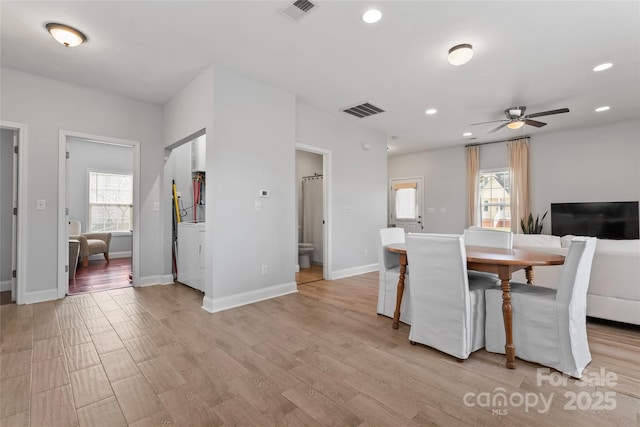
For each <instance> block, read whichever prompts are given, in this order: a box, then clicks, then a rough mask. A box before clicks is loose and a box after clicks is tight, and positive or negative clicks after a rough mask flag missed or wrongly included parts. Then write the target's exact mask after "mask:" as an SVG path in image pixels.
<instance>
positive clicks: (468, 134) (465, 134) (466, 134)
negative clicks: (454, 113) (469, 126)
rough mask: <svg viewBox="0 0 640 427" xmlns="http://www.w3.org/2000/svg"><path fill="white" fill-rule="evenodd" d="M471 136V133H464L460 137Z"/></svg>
mask: <svg viewBox="0 0 640 427" xmlns="http://www.w3.org/2000/svg"><path fill="white" fill-rule="evenodd" d="M471 135H473V134H472V133H471V132H465V133H463V134H462V136H471Z"/></svg>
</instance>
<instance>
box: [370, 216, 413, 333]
mask: <svg viewBox="0 0 640 427" xmlns="http://www.w3.org/2000/svg"><path fill="white" fill-rule="evenodd" d="M377 240H378V247H377V250H378V253H377V255H378V270H379V286H378V314H383V315H385V316H388V317H393V314H394V312H395V310H396V297H397V293H398V279H399V278H400V255H399V254H396V253H391V252H389V251H387V250H385V249H384V247H385V246H386V245H389V244H391V243H404V242H405V234H404V229H402V228H383V229H381V230H378V233H377ZM410 292H411V291H410V290H409V269H408V268H407V271H406V273H405V277H404V295H403V297H402V305H401V306H400V321H401V322H404V323H409V322H410V314H411V313H410V308H409V302H408V301H409V294H410Z"/></svg>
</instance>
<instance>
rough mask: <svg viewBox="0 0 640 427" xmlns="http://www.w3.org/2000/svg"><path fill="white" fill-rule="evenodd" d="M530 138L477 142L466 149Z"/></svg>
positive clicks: (468, 145)
mask: <svg viewBox="0 0 640 427" xmlns="http://www.w3.org/2000/svg"><path fill="white" fill-rule="evenodd" d="M529 138H530V137H529V136H523V137H521V138H511V139H503V140H502V141H491V142H477V143H475V144H467V145H465V148H466V147H476V146H479V145H489V144H500V143H502V142H511V141H517V140H519V139H529Z"/></svg>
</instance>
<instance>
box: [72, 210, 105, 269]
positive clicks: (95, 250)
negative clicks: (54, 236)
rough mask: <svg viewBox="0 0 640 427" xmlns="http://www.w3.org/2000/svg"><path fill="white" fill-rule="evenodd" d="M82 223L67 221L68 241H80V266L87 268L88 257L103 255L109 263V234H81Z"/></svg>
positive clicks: (73, 220)
mask: <svg viewBox="0 0 640 427" xmlns="http://www.w3.org/2000/svg"><path fill="white" fill-rule="evenodd" d="M81 230H82V223H81V222H80V220H79V219H75V218H70V219H69V239H70V240H79V241H80V255H79V256H80V258H81V259H82V266H83V267H88V266H89V255H94V254H103V255H104V259H106V260H107V262H109V246H110V245H111V233H82V232H81Z"/></svg>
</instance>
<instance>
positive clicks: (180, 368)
mask: <svg viewBox="0 0 640 427" xmlns="http://www.w3.org/2000/svg"><path fill="white" fill-rule="evenodd" d="M377 287H378V279H377V273H370V274H365V275H362V276H357V277H353V278H348V279H342V280H336V281H333V282H325V281H320V282H313V283H309V284H307V285H301V286H300V287H299V293H297V294H292V295H288V296H284V297H281V298H276V299H271V300H268V301H263V302H260V303H257V304H252V305H249V306H244V307H240V308H237V309H233V310H228V311H225V312H221V313H217V314H209V313H206V312H205V311H203V310H201V309H200V306H201V304H202V294H201V293H199V292H196V291H194V290H192V289H190V288H188V287H185V286H182V285H169V286H153V287H147V288H141V289H133V288H126V289H118V290H112V291H104V292H96V293H92V294H84V295H77V296H72V297H67V298H65V299H64V300H60V301H56V302H48V303H42V304H34V305H25V306H16V305H13V304H10V305H3V306H1V307H0V320H1V324H0V331H1V333H2V341H1V345H0V350H1V352H0V368H1V369H0V380H1V381H0V426H3V427H4V426H11V427H18V426H29V425H31V426H38V427H40V426H49V425H51V426H76V425H80V426H92V427H97V426H109V427H116V426H126V425H129V426H136V427H141V426H154V425H158V426H170V425H176V426H261V427H264V426H322V425H324V426H363V427H364V426H374V425H377V426H393V427H395V426H419V425H442V426H459V425H474V426H497V425H499V426H517V425H536V426H558V425H561V426H583V425H584V426H637V425H638V420H639V413H640V363H639V357H640V356H639V355H640V331H639V330H638V329H637V328H625V327H621V326H612V325H609V324H600V323H591V324H590V325H589V329H588V332H589V338H590V345H591V351H592V353H593V362H592V363H591V365H590V366H589V368H588V373H590V374H594V375H595V374H598V375H599V372H601V371H600V370H601V369H603V370H604V371H605V372H607V373H612V374H615V375H616V376H617V378H616V380H615V381H612V380H611V379H610V378H609V379H608V380H607V382H608V384H604V385H598V384H596V381H595V380H594V379H592V380H589V382H590V384H583V385H580V384H576V381H575V380H572V379H566V378H565V379H564V380H565V381H566V385H563V386H553V385H550V384H549V383H548V382H545V383H543V384H542V385H540V386H538V385H537V384H536V369H537V368H538V366H537V365H535V364H531V363H526V362H523V361H518V367H517V369H516V370H507V369H505V368H504V356H501V355H496V354H490V353H487V352H485V351H484V350H480V351H478V352H476V353H474V354H472V355H471V357H470V358H469V359H468V360H467V361H465V362H464V363H458V362H457V361H455V360H454V359H452V358H451V357H448V356H447V355H444V354H442V353H439V352H437V351H434V350H432V349H430V348H428V347H425V346H419V345H417V346H412V345H410V344H409V343H408V341H407V336H408V331H409V328H408V327H407V326H406V325H403V324H401V325H400V329H398V330H394V329H392V328H391V319H389V318H386V317H382V316H378V315H376V314H375V311H376V294H377ZM554 378H555V379H562V378H560V377H559V375H556V376H555V377H554ZM614 383H615V384H614ZM496 389H498V390H497V392H500V391H502V392H503V393H506V394H507V396H509V397H510V398H511V399H512V401H513V402H515V403H518V402H519V400H518V398H517V396H532V395H533V394H535V393H537V394H538V395H540V394H542V395H543V396H544V397H545V399H549V398H552V404H551V406H550V409H549V410H548V411H547V412H545V413H542V414H541V413H538V411H537V409H542V405H538V406H537V407H535V408H531V409H529V411H525V409H524V408H523V407H522V406H519V407H516V406H515V405H511V406H508V407H501V408H497V409H502V410H503V411H504V410H506V411H507V412H508V414H506V415H498V412H499V411H498V412H492V409H496V408H490V407H479V406H478V405H476V406H470V404H475V403H478V402H481V401H482V399H481V398H480V396H481V395H480V394H481V393H485V395H486V396H489V395H490V394H491V396H493V394H495V393H494V391H495V390H496ZM497 392H496V393H497ZM582 392H584V393H585V394H584V395H580V393H582ZM605 392H608V393H610V394H609V395H608V396H610V398H609V400H611V398H612V399H613V402H614V403H615V409H614V410H606V409H600V410H587V409H583V410H579V409H576V410H568V409H566V408H565V406H566V405H567V403H568V398H567V397H565V396H570V395H571V394H572V393H573V394H575V395H576V396H578V395H580V396H582V398H581V399H582V401H581V402H579V403H580V404H582V405H583V406H584V405H585V404H586V403H587V400H588V399H589V398H590V397H591V396H594V397H595V396H598V395H602V396H604V393H605ZM492 393H493V394H492ZM465 396H467V400H466V401H467V404H465ZM474 396H475V397H474ZM514 396H516V397H514ZM569 403H570V402H569ZM600 403H603V402H600ZM608 403H609V404H611V402H610V401H609V402H608ZM590 407H593V405H591V406H590ZM502 413H503V414H504V412H502Z"/></svg>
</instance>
